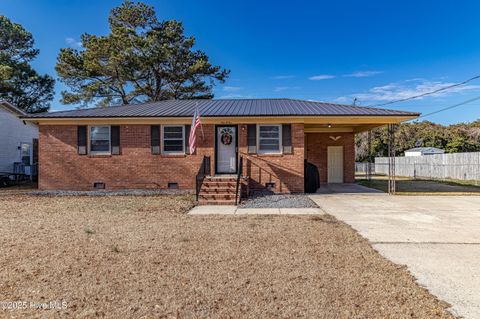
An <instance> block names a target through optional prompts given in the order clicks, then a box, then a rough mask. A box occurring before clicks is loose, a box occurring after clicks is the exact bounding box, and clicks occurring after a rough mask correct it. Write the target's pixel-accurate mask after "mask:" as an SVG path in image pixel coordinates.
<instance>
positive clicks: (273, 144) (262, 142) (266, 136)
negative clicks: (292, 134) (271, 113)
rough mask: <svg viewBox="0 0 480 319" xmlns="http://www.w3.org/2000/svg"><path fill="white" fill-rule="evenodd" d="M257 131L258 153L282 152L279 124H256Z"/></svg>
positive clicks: (280, 127)
mask: <svg viewBox="0 0 480 319" xmlns="http://www.w3.org/2000/svg"><path fill="white" fill-rule="evenodd" d="M257 132H258V133H257V136H258V139H257V145H258V152H259V153H264V154H265V153H272V154H279V153H281V152H282V151H281V150H282V140H281V136H282V126H281V125H258V127H257Z"/></svg>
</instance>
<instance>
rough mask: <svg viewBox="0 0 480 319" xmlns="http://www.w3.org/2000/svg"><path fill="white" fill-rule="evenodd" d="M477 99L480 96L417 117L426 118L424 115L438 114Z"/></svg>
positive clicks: (479, 98)
mask: <svg viewBox="0 0 480 319" xmlns="http://www.w3.org/2000/svg"><path fill="white" fill-rule="evenodd" d="M477 100H480V96H477V97H474V98H472V99H470V100H466V101H463V102H460V103H457V104H454V105H450V106H447V107H444V108H441V109H439V110H436V111H433V112H430V113H427V114H424V115H422V116H419V117H417V118H416V119H417V120H418V119H421V118H424V117H427V116H430V115H434V114H437V113H440V112H443V111H447V110H451V109H453V108H456V107H459V106H462V105H465V104H468V103H471V102H474V101H477Z"/></svg>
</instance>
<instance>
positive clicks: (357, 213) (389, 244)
mask: <svg viewBox="0 0 480 319" xmlns="http://www.w3.org/2000/svg"><path fill="white" fill-rule="evenodd" d="M311 198H312V199H313V200H314V201H315V202H316V203H317V204H318V205H319V206H320V207H321V208H322V209H323V210H324V211H325V212H326V213H328V214H331V215H334V216H335V217H336V218H338V219H340V220H342V221H344V222H346V223H348V224H350V225H351V226H352V227H353V228H354V229H356V230H357V231H358V232H359V233H360V234H361V235H362V236H364V237H365V238H367V239H368V240H369V241H370V242H371V244H372V246H373V247H374V248H375V249H376V250H377V251H378V252H379V253H380V254H382V255H383V256H385V257H386V258H388V259H390V260H391V261H393V262H394V263H397V264H404V265H407V267H408V269H409V270H410V272H411V273H412V274H413V275H414V276H415V277H416V278H417V279H418V282H419V284H420V285H422V286H424V287H426V288H427V289H428V290H429V291H430V292H431V293H433V294H434V295H436V296H438V297H439V298H440V299H442V300H444V301H447V302H448V303H450V304H451V305H452V308H451V311H452V313H453V314H455V315H459V316H463V317H465V318H480V196H390V195H386V194H375V195H373V194H329V195H324V194H322V195H319V194H316V195H311Z"/></svg>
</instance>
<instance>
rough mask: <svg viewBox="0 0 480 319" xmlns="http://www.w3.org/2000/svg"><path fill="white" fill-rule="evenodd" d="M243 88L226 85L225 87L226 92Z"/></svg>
mask: <svg viewBox="0 0 480 319" xmlns="http://www.w3.org/2000/svg"><path fill="white" fill-rule="evenodd" d="M241 89H242V87H240V86H224V87H223V90H224V91H226V92H236V91H240V90H241Z"/></svg>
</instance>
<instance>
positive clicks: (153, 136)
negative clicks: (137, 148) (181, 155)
mask: <svg viewBox="0 0 480 319" xmlns="http://www.w3.org/2000/svg"><path fill="white" fill-rule="evenodd" d="M150 146H151V149H152V154H160V125H151V126H150Z"/></svg>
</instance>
